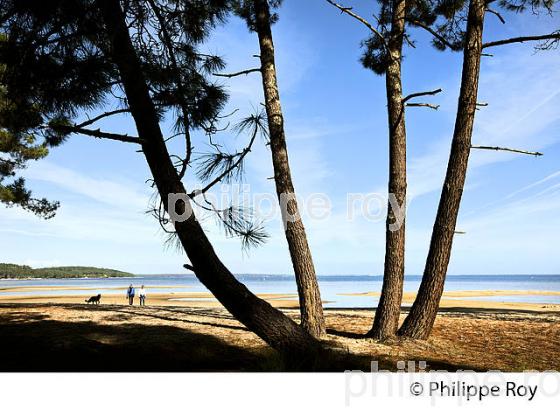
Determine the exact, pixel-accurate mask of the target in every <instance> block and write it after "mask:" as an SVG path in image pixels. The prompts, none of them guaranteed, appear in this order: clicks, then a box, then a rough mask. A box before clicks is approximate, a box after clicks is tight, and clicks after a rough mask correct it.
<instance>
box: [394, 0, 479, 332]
mask: <svg viewBox="0 0 560 410" xmlns="http://www.w3.org/2000/svg"><path fill="white" fill-rule="evenodd" d="M485 8H486V5H485V1H484V0H471V3H470V5H469V16H468V20H467V34H466V40H465V49H464V57H463V73H462V78H461V91H460V94H459V105H458V108H457V118H456V121H455V131H454V133H453V141H452V143H451V153H450V155H449V163H448V165H447V174H446V176H445V181H444V183H443V190H442V193H441V198H440V201H439V207H438V211H437V215H436V220H435V223H434V228H433V231H432V240H431V242H430V250H429V252H428V258H427V260H426V267H425V270H424V275H423V277H422V283H421V284H420V289H419V291H418V295H417V297H416V300H415V301H414V304H413V305H412V309H411V311H410V313H409V315H408V316H407V318H406V319H405V322H404V323H403V325H402V327H401V329H400V330H399V334H400V335H402V336H407V337H413V338H419V339H426V338H427V337H428V336H429V335H430V332H431V330H432V327H433V325H434V321H435V319H436V315H437V310H438V306H439V302H440V299H441V295H442V293H443V286H444V282H445V275H446V273H447V267H448V264H449V258H450V256H451V247H452V244H453V235H454V233H455V226H456V223H457V215H458V213H459V206H460V204H461V196H462V194H463V187H464V186H465V178H466V175H467V165H468V161H469V154H470V150H471V137H472V132H473V124H474V116H475V111H476V100H477V94H478V82H479V75H480V58H481V53H482V31H483V28H484V12H485Z"/></svg>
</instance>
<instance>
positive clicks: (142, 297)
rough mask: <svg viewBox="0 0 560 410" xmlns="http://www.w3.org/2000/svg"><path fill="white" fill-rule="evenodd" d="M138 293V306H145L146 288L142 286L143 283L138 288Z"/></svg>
mask: <svg viewBox="0 0 560 410" xmlns="http://www.w3.org/2000/svg"><path fill="white" fill-rule="evenodd" d="M138 295H139V296H140V306H146V289H145V288H144V285H142V287H141V288H140V292H138Z"/></svg>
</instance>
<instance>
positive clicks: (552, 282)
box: [0, 275, 560, 308]
mask: <svg viewBox="0 0 560 410" xmlns="http://www.w3.org/2000/svg"><path fill="white" fill-rule="evenodd" d="M236 276H237V278H238V279H239V280H240V281H241V282H243V283H244V284H245V285H246V286H247V287H248V288H249V289H251V290H252V291H253V292H255V293H281V294H293V295H294V297H296V294H297V288H296V284H295V281H294V278H293V277H292V276H287V275H286V276H285V275H236ZM420 280H421V277H420V276H407V277H406V280H405V286H404V289H405V291H410V292H415V291H417V290H418V286H419V285H420ZM131 283H132V284H133V285H134V286H135V287H139V286H140V285H145V286H146V287H147V288H148V291H150V290H149V288H150V287H152V286H165V287H168V288H166V289H159V290H154V291H157V292H166V293H167V292H207V289H206V288H205V287H204V286H203V285H201V284H200V282H199V281H198V279H196V277H195V276H194V275H146V276H137V277H134V278H107V279H37V280H1V281H0V289H1V288H13V287H16V288H17V287H24V286H25V287H29V286H56V287H66V286H79V287H87V288H92V289H88V290H70V291H69V290H55V289H52V290H51V289H48V290H43V289H41V290H36V291H32V292H31V291H24V290H23V289H22V291H21V292H20V291H16V290H15V289H14V290H11V291H10V294H11V295H14V296H15V295H38V294H41V295H45V294H48V295H65V294H73V295H75V294H83V295H91V294H96V293H102V294H118V293H123V294H124V291H123V290H121V289H117V288H122V287H126V286H128V285H129V284H131ZM319 284H320V287H321V296H322V298H323V300H325V301H328V302H330V303H328V304H327V305H326V306H328V307H353V308H370V307H374V306H377V302H378V298H376V297H371V296H348V295H344V294H347V293H363V292H376V291H380V290H381V285H382V277H381V276H356V275H354V276H353V275H338V276H320V277H319ZM445 290H447V291H463V290H544V291H560V275H450V276H448V277H447V280H446V285H445ZM0 292H1V290H0ZM469 299H473V300H474V299H476V300H487V301H496V302H500V301H503V302H525V303H538V304H560V296H543V295H515V296H488V297H476V298H469Z"/></svg>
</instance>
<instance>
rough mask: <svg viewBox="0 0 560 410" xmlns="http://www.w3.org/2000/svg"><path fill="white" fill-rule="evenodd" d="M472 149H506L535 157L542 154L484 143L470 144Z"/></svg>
mask: <svg viewBox="0 0 560 410" xmlns="http://www.w3.org/2000/svg"><path fill="white" fill-rule="evenodd" d="M471 148H472V149H485V150H493V151H508V152H516V153H518V154H526V155H534V156H535V157H540V156H542V155H543V154H542V153H541V152H536V151H534V152H533V151H524V150H520V149H514V148H506V147H490V146H486V145H471Z"/></svg>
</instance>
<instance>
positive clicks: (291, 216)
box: [234, 0, 326, 338]
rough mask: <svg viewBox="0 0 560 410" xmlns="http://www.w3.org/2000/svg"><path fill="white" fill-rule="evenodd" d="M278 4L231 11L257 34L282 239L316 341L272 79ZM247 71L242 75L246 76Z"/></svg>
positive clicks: (317, 325)
mask: <svg viewBox="0 0 560 410" xmlns="http://www.w3.org/2000/svg"><path fill="white" fill-rule="evenodd" d="M281 3H282V1H279V0H274V1H269V0H243V1H236V2H234V5H235V11H236V12H237V14H238V15H240V16H241V17H243V18H244V19H245V21H246V22H247V26H248V27H249V29H250V30H251V31H253V32H255V33H257V36H258V39H259V46H260V56H259V59H260V62H261V64H260V68H259V69H258V70H256V71H257V72H259V73H260V74H261V77H262V84H263V92H264V97H265V104H264V105H265V107H266V113H267V119H268V129H269V136H270V151H271V153H272V164H273V168H274V182H275V185H276V193H277V195H278V200H279V202H280V207H281V208H282V219H283V224H284V230H285V233H286V240H287V242H288V248H289V250H290V256H291V259H292V266H293V269H294V273H295V277H296V283H297V288H298V295H299V305H300V312H301V324H302V326H303V327H304V329H306V330H307V331H308V332H309V333H310V334H311V335H313V336H314V337H317V338H320V337H324V336H325V335H326V329H325V319H324V317H323V305H322V301H321V293H320V290H319V284H318V282H317V275H316V273H315V265H314V263H313V258H312V255H311V250H310V248H309V243H308V241H307V235H306V233H305V227H304V225H303V221H302V219H301V214H300V212H299V208H298V204H297V200H296V195H295V188H294V184H293V182H292V175H291V170H290V163H289V159H288V148H287V145H286V135H285V130H284V115H283V112H282V106H281V104H280V93H279V88H278V80H277V76H276V62H275V53H274V41H273V38H272V29H271V25H272V24H273V23H274V22H275V21H276V20H277V19H278V15H277V14H276V13H271V8H272V9H275V8H277V7H279V6H280V4H281ZM246 73H247V71H245V72H243V73H242V74H246Z"/></svg>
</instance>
